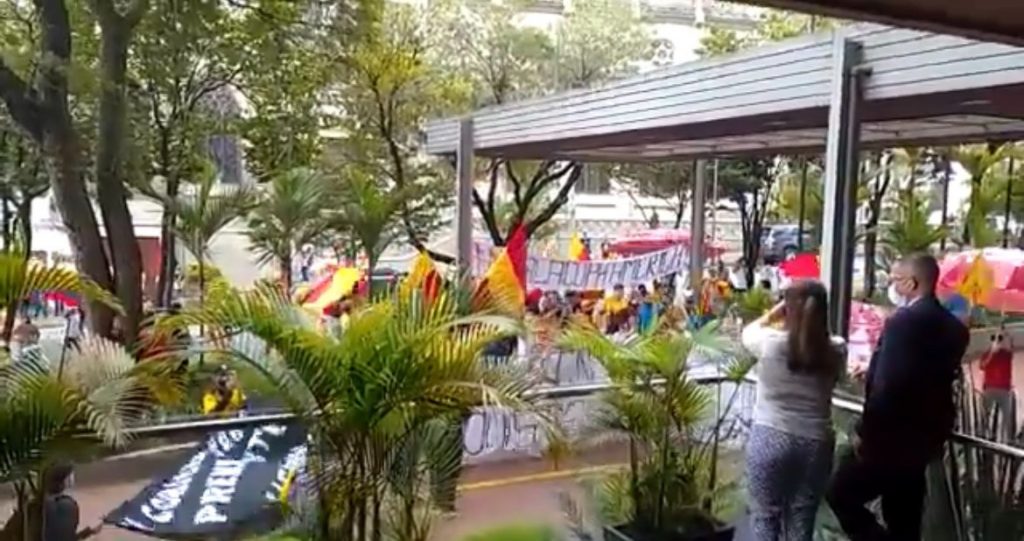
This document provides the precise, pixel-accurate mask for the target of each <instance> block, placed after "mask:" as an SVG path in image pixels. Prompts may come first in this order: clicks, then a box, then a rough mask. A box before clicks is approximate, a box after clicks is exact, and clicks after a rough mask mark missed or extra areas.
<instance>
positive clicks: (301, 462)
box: [263, 445, 307, 502]
mask: <svg viewBox="0 0 1024 541" xmlns="http://www.w3.org/2000/svg"><path fill="white" fill-rule="evenodd" d="M306 452H307V449H306V446H305V445H299V446H296V447H294V448H293V449H292V450H291V451H288V456H287V457H285V459H284V462H282V463H281V466H280V467H278V468H277V476H276V477H275V478H274V482H273V483H272V484H271V485H270V489H268V490H267V491H266V492H264V493H263V496H264V498H266V500H267V501H270V502H276V501H278V500H279V499H280V497H281V491H282V490H284V484H285V482H286V481H288V478H289V477H291V476H292V475H293V474H295V473H296V472H297V471H298V470H299V468H302V467H303V466H305V465H306Z"/></svg>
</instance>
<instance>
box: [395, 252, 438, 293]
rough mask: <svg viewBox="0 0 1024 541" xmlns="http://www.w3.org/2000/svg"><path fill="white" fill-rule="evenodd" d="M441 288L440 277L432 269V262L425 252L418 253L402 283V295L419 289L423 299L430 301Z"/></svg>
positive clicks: (435, 269) (434, 269)
mask: <svg viewBox="0 0 1024 541" xmlns="http://www.w3.org/2000/svg"><path fill="white" fill-rule="evenodd" d="M440 287H441V275H440V274H438V272H437V268H436V267H434V261H433V260H431V259H430V256H429V255H427V253H426V252H420V253H419V255H418V256H416V261H415V262H414V263H413V265H412V270H410V271H409V275H408V276H406V277H405V280H403V281H402V286H401V288H402V294H404V295H410V294H411V293H412V292H413V291H415V290H417V289H419V290H421V291H423V298H424V299H426V300H427V301H432V300H433V299H434V298H436V297H437V293H438V291H439V290H440Z"/></svg>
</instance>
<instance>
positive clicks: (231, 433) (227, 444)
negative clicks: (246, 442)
mask: <svg viewBox="0 0 1024 541" xmlns="http://www.w3.org/2000/svg"><path fill="white" fill-rule="evenodd" d="M244 437H245V431H244V430H237V429H235V430H225V431H222V432H217V434H216V435H215V436H214V437H212V438H210V440H209V448H210V452H211V453H213V454H214V455H215V456H221V455H223V454H225V453H228V452H230V451H231V450H232V449H234V448H235V445H237V444H238V442H240V441H242V438H244Z"/></svg>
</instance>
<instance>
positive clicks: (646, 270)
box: [473, 243, 690, 289]
mask: <svg viewBox="0 0 1024 541" xmlns="http://www.w3.org/2000/svg"><path fill="white" fill-rule="evenodd" d="M474 255H475V257H474V258H473V267H474V269H473V270H474V273H475V274H476V275H477V276H481V275H483V274H484V273H485V272H487V268H488V267H489V266H490V264H491V261H492V260H493V257H492V255H491V253H490V250H489V249H488V248H487V247H486V246H481V244H479V243H478V244H477V245H476V253H475V254H474ZM689 260H690V257H689V250H688V249H687V248H686V247H684V246H682V245H676V246H672V247H671V248H666V249H664V250H660V251H657V252H651V253H649V254H644V255H642V256H638V257H631V258H628V259H603V260H594V261H566V260H560V259H548V258H545V257H540V256H536V255H530V256H528V257H527V261H526V282H527V287H529V288H531V289H532V288H539V289H610V288H611V287H612V286H614V285H615V284H622V285H625V286H627V287H631V286H637V285H640V284H648V283H650V282H652V281H654V280H657V279H659V278H663V277H665V276H668V275H669V274H673V273H679V272H683V271H685V270H686V267H687V265H689Z"/></svg>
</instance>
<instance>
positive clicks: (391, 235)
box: [326, 168, 429, 274]
mask: <svg viewBox="0 0 1024 541" xmlns="http://www.w3.org/2000/svg"><path fill="white" fill-rule="evenodd" d="M426 189H429V188H425V187H423V186H420V185H417V184H413V185H409V186H406V187H405V188H404V189H396V188H394V187H393V186H388V184H386V183H383V182H380V181H378V180H377V179H374V178H372V177H370V176H368V175H366V174H364V173H363V172H362V171H359V170H358V169H356V168H343V169H340V170H339V171H338V173H337V174H336V175H334V176H333V177H332V178H331V190H332V191H331V194H330V195H331V196H332V198H333V203H332V204H331V205H330V206H331V213H330V214H329V215H328V217H327V221H326V224H327V226H328V227H330V228H332V229H333V230H335V231H338V232H340V233H341V234H342V235H343V236H345V237H350V238H352V239H354V240H355V241H356V242H357V243H358V244H359V246H360V248H361V249H362V252H363V253H364V254H365V255H366V258H367V261H368V269H367V272H368V273H369V274H372V273H373V269H374V268H375V267H376V263H377V260H378V259H379V258H380V255H381V254H382V253H383V252H384V250H385V249H386V248H387V247H388V246H389V245H390V244H391V243H392V242H394V241H395V240H396V239H397V238H398V236H399V235H400V234H401V217H402V212H403V210H404V209H406V208H408V207H409V206H410V205H413V204H415V203H416V202H417V201H419V200H420V199H421V198H422V197H423V195H424V194H423V191H424V190H426Z"/></svg>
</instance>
